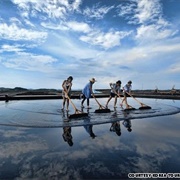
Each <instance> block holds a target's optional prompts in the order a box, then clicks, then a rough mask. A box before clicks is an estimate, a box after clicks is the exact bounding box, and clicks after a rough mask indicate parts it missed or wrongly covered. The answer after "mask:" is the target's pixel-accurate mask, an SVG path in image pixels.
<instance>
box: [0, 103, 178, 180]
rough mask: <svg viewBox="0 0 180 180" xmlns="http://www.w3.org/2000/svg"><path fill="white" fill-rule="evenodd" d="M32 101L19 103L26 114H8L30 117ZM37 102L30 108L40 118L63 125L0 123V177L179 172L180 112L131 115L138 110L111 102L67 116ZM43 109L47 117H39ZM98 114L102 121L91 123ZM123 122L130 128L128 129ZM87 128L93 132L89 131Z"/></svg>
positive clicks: (107, 176) (113, 176) (115, 176)
mask: <svg viewBox="0 0 180 180" xmlns="http://www.w3.org/2000/svg"><path fill="white" fill-rule="evenodd" d="M32 103H33V102H32ZM32 103H29V102H27V103H26V102H24V104H23V105H24V106H23V108H24V109H28V108H29V109H28V110H29V111H31V114H28V112H27V111H26V113H27V114H28V115H32V117H28V115H26V113H24V111H20V112H21V115H18V114H14V116H12V117H14V119H16V118H17V119H18V120H19V122H21V123H23V119H24V117H27V120H29V119H30V120H31V123H32V119H33V118H34V117H37V113H36V114H35V113H34V114H35V115H36V116H33V115H34V114H32V111H33V109H32V108H31V106H32ZM40 103H42V104H44V102H40ZM167 103H169V101H167ZM18 104H19V103H17V105H18ZM42 104H41V105H42ZM179 104H180V101H179ZM9 105H10V106H11V107H12V104H9ZM9 105H8V106H9ZM30 105H31V106H30ZM92 105H93V101H92ZM36 107H38V106H36ZM17 108H19V107H16V109H17ZM43 108H44V109H43ZM43 108H42V109H40V108H39V109H38V108H37V109H36V111H39V112H45V111H46V110H47V111H46V112H47V113H46V114H45V116H43V118H44V119H43V121H41V123H42V124H43V123H46V122H47V124H48V123H49V121H50V120H52V121H54V123H59V121H61V120H62V119H63V122H62V125H63V127H62V128H50V127H49V126H48V128H42V126H40V127H41V128H30V127H28V128H22V127H10V126H0V179H19V180H20V179H79V180H81V179H82V180H84V179H128V173H175V172H180V156H179V154H180V144H179V142H180V131H179V127H180V113H179V114H175V115H170V116H158V117H149V118H145V119H143V118H140V119H138V118H136V119H133V117H134V116H133V115H134V114H135V113H139V111H135V112H126V113H124V114H123V113H122V111H120V108H119V109H118V108H117V109H116V110H114V112H112V113H110V114H107V115H106V116H105V115H96V116H95V115H93V114H92V113H91V114H90V116H89V117H87V118H85V119H78V120H72V121H73V122H69V121H66V120H67V116H68V113H67V112H64V113H63V112H60V113H59V116H58V117H57V115H55V113H54V115H52V110H51V111H49V106H47V107H46V106H44V107H43ZM55 108H56V107H55ZM55 108H54V107H53V108H52V109H55ZM3 110H4V111H2V113H1V114H0V119H1V120H2V119H3V118H5V117H6V116H4V115H3V114H5V115H8V113H9V109H6V108H4V109H3ZM11 110H12V109H11ZM90 111H91V110H90ZM11 112H13V111H11ZM15 112H17V111H15ZM18 112H19V111H18ZM71 112H72V111H71ZM48 113H51V116H50V117H53V118H52V119H50V120H49V121H48V118H45V117H46V116H48ZM38 115H41V114H40V113H38ZM38 117H40V118H41V116H38ZM102 117H103V118H105V119H106V120H108V123H104V124H99V125H97V123H98V122H99V121H100V122H102V120H101V119H100V118H102ZM20 118H21V119H22V121H20ZM94 118H96V119H94ZM12 119H13V118H12ZM117 119H118V120H117ZM4 120H8V119H4ZM36 121H38V119H35V120H34V121H33V123H36ZM111 121H112V122H111ZM94 122H95V123H96V124H91V123H94ZM103 122H105V121H103ZM26 123H27V122H26ZM71 123H72V124H73V126H70V125H71ZM80 123H81V125H80V126H76V124H78V125H79V124H80ZM39 124H40V123H39ZM40 125H41V124H40ZM84 126H85V127H84ZM127 128H131V129H132V128H133V131H132V132H131V133H129V131H127ZM86 129H87V131H86ZM152 132H153V133H152ZM92 133H93V134H94V135H95V138H92V137H91V135H90V134H92ZM89 136H90V137H89Z"/></svg>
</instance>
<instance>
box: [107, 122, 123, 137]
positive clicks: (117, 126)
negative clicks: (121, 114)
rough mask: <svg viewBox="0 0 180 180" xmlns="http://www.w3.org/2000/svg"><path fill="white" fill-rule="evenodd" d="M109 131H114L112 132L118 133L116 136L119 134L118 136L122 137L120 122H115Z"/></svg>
mask: <svg viewBox="0 0 180 180" xmlns="http://www.w3.org/2000/svg"><path fill="white" fill-rule="evenodd" d="M109 130H110V131H112V132H116V134H117V135H118V136H120V135H121V127H120V122H119V121H117V122H113V123H112V124H111V127H110V129H109Z"/></svg>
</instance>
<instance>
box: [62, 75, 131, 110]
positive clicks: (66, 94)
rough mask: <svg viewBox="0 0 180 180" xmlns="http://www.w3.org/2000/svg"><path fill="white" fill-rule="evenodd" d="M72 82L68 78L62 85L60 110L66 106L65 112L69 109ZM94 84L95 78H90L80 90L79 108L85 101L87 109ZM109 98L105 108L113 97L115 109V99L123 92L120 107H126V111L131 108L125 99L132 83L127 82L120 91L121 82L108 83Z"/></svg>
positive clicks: (71, 78) (70, 77) (70, 78)
mask: <svg viewBox="0 0 180 180" xmlns="http://www.w3.org/2000/svg"><path fill="white" fill-rule="evenodd" d="M72 81H73V77H72V76H69V77H68V78H67V79H66V80H64V81H63V83H62V97H63V105H62V110H64V108H65V105H66V110H67V111H68V108H69V98H70V97H71V87H72ZM95 82H96V80H95V78H92V79H90V80H89V82H88V83H87V84H86V85H85V87H84V88H83V89H82V101H81V107H82V108H84V102H85V100H87V108H88V109H89V108H90V106H89V99H90V98H91V96H94V93H93V89H92V88H93V84H94V83H95ZM109 85H110V88H111V90H110V96H109V98H108V100H107V103H106V108H108V104H109V102H110V101H111V99H112V98H113V97H114V98H115V100H114V107H116V104H117V98H118V97H120V96H121V92H123V96H124V97H123V99H122V102H121V104H120V105H121V106H122V107H123V103H125V105H126V109H129V108H131V106H130V105H129V104H128V103H127V97H128V96H129V95H130V94H131V90H132V81H128V82H127V84H126V85H125V86H123V87H122V89H121V81H120V80H118V81H117V82H116V83H110V84H109Z"/></svg>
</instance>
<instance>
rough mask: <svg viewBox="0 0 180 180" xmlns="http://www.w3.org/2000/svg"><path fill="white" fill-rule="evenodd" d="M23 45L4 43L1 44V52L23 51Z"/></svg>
mask: <svg viewBox="0 0 180 180" xmlns="http://www.w3.org/2000/svg"><path fill="white" fill-rule="evenodd" d="M23 47H24V46H23V45H8V44H4V45H2V46H1V49H0V53H3V52H21V51H24V49H23Z"/></svg>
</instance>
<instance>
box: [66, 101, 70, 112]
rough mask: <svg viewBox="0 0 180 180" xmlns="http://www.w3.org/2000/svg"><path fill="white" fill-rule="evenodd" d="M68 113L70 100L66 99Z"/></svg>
mask: <svg viewBox="0 0 180 180" xmlns="http://www.w3.org/2000/svg"><path fill="white" fill-rule="evenodd" d="M66 101H67V102H66V111H68V110H69V99H66Z"/></svg>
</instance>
